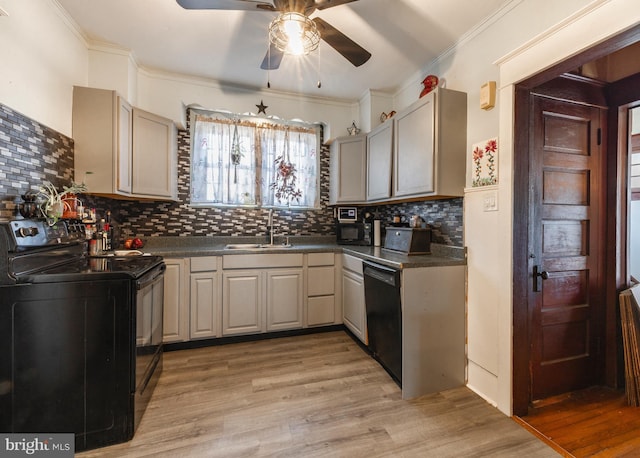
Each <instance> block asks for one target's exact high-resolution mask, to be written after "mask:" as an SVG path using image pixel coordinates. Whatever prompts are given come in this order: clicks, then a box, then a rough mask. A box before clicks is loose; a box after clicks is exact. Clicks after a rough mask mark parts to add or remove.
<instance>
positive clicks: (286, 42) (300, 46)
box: [269, 12, 320, 55]
mask: <svg viewBox="0 0 640 458" xmlns="http://www.w3.org/2000/svg"><path fill="white" fill-rule="evenodd" d="M269 41H270V42H271V43H272V44H273V45H274V46H275V47H276V48H278V49H279V50H280V51H282V52H284V53H285V54H294V55H304V54H309V53H310V52H313V51H315V50H316V49H317V48H318V45H319V44H320V33H319V32H318V29H317V27H316V24H315V23H314V22H313V21H312V20H311V19H309V18H308V17H307V16H305V15H303V14H300V13H294V12H289V13H282V14H280V15H279V16H278V17H276V18H275V19H274V20H273V21H271V24H269Z"/></svg>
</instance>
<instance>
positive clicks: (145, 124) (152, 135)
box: [131, 108, 178, 200]
mask: <svg viewBox="0 0 640 458" xmlns="http://www.w3.org/2000/svg"><path fill="white" fill-rule="evenodd" d="M177 170H178V164H177V160H176V128H175V126H174V124H173V121H171V120H170V119H166V118H163V117H161V116H158V115H154V114H153V113H149V112H146V111H143V110H140V109H138V108H134V109H133V176H132V182H131V186H132V193H133V194H135V195H137V196H142V197H145V196H148V197H160V198H163V197H164V198H166V199H169V200H172V199H175V198H176V190H177V189H176V175H177Z"/></svg>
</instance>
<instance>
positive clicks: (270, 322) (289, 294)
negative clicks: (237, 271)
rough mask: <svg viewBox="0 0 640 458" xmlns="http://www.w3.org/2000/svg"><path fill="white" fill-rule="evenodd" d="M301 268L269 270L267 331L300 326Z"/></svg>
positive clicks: (267, 276)
mask: <svg viewBox="0 0 640 458" xmlns="http://www.w3.org/2000/svg"><path fill="white" fill-rule="evenodd" d="M302 277H303V276H302V269H301V268H299V269H288V270H281V269H278V270H269V271H267V272H266V279H267V331H283V330H285V329H299V328H302V298H303V295H302V286H303V279H302Z"/></svg>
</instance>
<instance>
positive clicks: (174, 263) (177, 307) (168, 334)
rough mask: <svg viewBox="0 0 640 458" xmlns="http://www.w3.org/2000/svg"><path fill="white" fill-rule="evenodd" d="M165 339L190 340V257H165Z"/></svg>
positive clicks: (170, 340) (173, 340)
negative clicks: (188, 278) (188, 277)
mask: <svg viewBox="0 0 640 458" xmlns="http://www.w3.org/2000/svg"><path fill="white" fill-rule="evenodd" d="M164 263H165V264H166V266H167V270H166V271H165V274H164V312H163V329H164V332H163V339H162V340H163V341H164V342H182V341H185V340H189V291H188V284H187V272H188V270H189V269H188V263H189V260H188V259H170V258H165V260H164Z"/></svg>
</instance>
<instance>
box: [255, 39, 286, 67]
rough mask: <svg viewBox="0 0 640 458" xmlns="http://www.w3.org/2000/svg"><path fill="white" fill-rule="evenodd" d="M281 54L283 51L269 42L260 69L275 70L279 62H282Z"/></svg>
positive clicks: (282, 54)
mask: <svg viewBox="0 0 640 458" xmlns="http://www.w3.org/2000/svg"><path fill="white" fill-rule="evenodd" d="M283 56H284V53H283V52H282V51H280V50H279V49H278V48H276V47H275V46H274V45H273V44H270V45H269V49H268V50H267V54H265V56H264V59H263V60H262V64H261V65H260V68H261V69H262V70H277V69H278V68H279V67H280V62H282V57H283Z"/></svg>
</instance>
